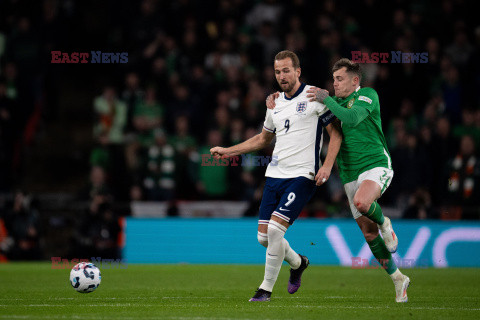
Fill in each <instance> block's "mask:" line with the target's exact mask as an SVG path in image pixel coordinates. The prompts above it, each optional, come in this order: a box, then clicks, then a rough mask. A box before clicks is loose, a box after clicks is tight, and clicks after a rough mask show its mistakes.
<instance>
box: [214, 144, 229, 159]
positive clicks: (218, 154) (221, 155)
mask: <svg viewBox="0 0 480 320" xmlns="http://www.w3.org/2000/svg"><path fill="white" fill-rule="evenodd" d="M210 153H211V154H212V156H213V158H214V159H225V158H228V157H229V156H228V154H227V148H222V147H213V148H212V149H210Z"/></svg>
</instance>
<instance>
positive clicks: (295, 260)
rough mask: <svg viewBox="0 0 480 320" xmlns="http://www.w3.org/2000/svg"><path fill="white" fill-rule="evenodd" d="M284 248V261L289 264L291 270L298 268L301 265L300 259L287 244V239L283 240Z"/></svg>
mask: <svg viewBox="0 0 480 320" xmlns="http://www.w3.org/2000/svg"><path fill="white" fill-rule="evenodd" d="M283 242H284V246H285V261H287V262H288V264H290V267H292V269H293V270H295V269H298V268H300V265H301V264H302V258H300V256H299V255H298V253H296V252H295V251H294V250H293V249H292V248H291V247H290V244H289V243H288V241H287V239H285V238H283Z"/></svg>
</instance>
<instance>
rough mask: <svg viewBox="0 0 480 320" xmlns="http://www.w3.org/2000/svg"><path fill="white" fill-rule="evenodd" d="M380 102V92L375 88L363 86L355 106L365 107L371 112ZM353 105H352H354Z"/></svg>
mask: <svg viewBox="0 0 480 320" xmlns="http://www.w3.org/2000/svg"><path fill="white" fill-rule="evenodd" d="M377 104H378V94H377V92H376V91H375V89H372V88H361V89H360V90H359V91H358V98H357V99H355V103H354V104H353V106H359V107H364V108H365V109H367V110H368V112H369V113H371V112H372V111H373V110H374V109H375V105H377ZM353 106H352V107H353Z"/></svg>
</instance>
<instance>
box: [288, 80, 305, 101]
mask: <svg viewBox="0 0 480 320" xmlns="http://www.w3.org/2000/svg"><path fill="white" fill-rule="evenodd" d="M305 86H306V84H305V83H301V84H300V88H298V90H297V92H295V94H294V95H293V96H292V97H291V98H287V95H286V94H285V92H284V93H283V96H284V97H285V100H292V99H294V98H296V97H297V96H298V95H299V94H300V93H302V91H303V89H305Z"/></svg>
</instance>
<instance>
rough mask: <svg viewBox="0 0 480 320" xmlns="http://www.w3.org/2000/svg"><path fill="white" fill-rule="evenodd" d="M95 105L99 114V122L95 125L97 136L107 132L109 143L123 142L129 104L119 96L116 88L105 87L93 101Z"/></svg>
mask: <svg viewBox="0 0 480 320" xmlns="http://www.w3.org/2000/svg"><path fill="white" fill-rule="evenodd" d="M93 106H94V109H95V113H96V115H97V123H96V124H95V126H94V134H95V136H97V137H98V136H100V135H101V134H106V135H107V137H108V141H109V143H112V144H121V143H123V142H124V134H123V131H124V129H125V125H126V122H127V106H126V105H125V103H123V102H122V101H121V100H119V99H118V98H117V95H116V93H115V89H114V88H113V87H105V89H104V91H103V94H102V95H101V96H99V97H97V98H95V100H94V101H93Z"/></svg>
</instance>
